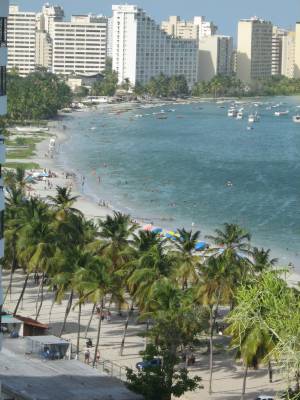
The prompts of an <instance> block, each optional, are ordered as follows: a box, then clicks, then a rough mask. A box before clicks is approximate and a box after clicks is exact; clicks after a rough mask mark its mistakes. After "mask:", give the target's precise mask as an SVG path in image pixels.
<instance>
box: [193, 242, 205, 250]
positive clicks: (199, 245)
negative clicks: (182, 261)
mask: <svg viewBox="0 0 300 400" xmlns="http://www.w3.org/2000/svg"><path fill="white" fill-rule="evenodd" d="M205 247H206V243H205V242H197V243H196V246H195V250H197V251H199V250H204V249H205Z"/></svg>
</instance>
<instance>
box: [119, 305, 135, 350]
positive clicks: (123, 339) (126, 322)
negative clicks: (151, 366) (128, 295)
mask: <svg viewBox="0 0 300 400" xmlns="http://www.w3.org/2000/svg"><path fill="white" fill-rule="evenodd" d="M132 314H133V300H132V302H131V306H130V310H129V311H128V315H127V319H126V321H125V326H124V333H123V338H122V342H121V347H120V356H122V355H123V351H124V347H125V339H126V334H127V329H128V324H129V320H130V318H131V316H132Z"/></svg>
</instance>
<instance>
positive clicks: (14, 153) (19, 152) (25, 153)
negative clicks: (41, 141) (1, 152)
mask: <svg viewBox="0 0 300 400" xmlns="http://www.w3.org/2000/svg"><path fill="white" fill-rule="evenodd" d="M34 151H35V145H30V146H28V147H26V148H21V149H13V150H11V151H9V149H7V152H6V158H8V159H10V158H30V157H33V156H34V155H35V152H34Z"/></svg>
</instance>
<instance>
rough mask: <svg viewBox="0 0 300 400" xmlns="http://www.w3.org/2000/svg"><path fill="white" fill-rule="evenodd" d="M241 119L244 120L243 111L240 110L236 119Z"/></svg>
mask: <svg viewBox="0 0 300 400" xmlns="http://www.w3.org/2000/svg"><path fill="white" fill-rule="evenodd" d="M243 118H244V114H243V111H241V110H240V111H239V112H238V113H237V115H236V119H243Z"/></svg>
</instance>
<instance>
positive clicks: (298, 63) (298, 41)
mask: <svg viewBox="0 0 300 400" xmlns="http://www.w3.org/2000/svg"><path fill="white" fill-rule="evenodd" d="M295 78H300V22H297V24H296V33H295Z"/></svg>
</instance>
